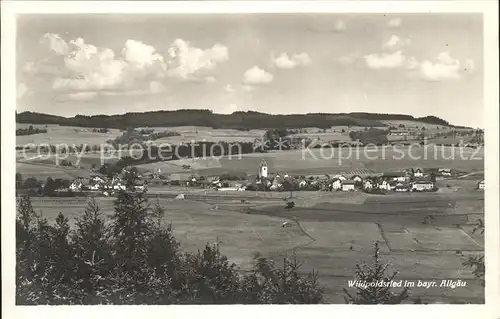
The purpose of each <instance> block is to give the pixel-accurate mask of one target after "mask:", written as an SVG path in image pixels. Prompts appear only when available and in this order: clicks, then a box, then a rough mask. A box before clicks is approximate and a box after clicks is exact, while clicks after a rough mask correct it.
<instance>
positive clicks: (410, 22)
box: [2, 1, 499, 307]
mask: <svg viewBox="0 0 500 319" xmlns="http://www.w3.org/2000/svg"><path fill="white" fill-rule="evenodd" d="M415 2H418V1H415ZM423 2H426V1H423ZM448 2H451V3H452V2H453V1H448ZM483 4H484V2H483ZM40 6H41V7H42V5H40ZM247 6H249V4H248V3H247ZM489 7H491V8H495V6H489ZM496 8H498V7H497V4H496ZM496 19H498V17H496ZM496 23H497V22H496ZM2 29H4V28H2ZM495 32H496V35H497V39H496V41H498V29H497V30H495ZM12 36H13V37H15V39H14V40H13V41H12V43H13V44H14V45H15V48H13V50H12V52H15V59H12V60H10V62H9V63H10V64H11V66H10V68H11V69H12V70H14V73H15V74H13V76H15V77H13V78H11V79H10V80H9V81H10V82H11V84H10V85H11V87H12V88H13V90H14V91H12V92H15V94H14V95H15V96H14V97H13V98H12V99H11V100H12V101H15V104H13V105H5V104H4V105H3V106H2V118H3V119H2V136H4V125H8V124H10V128H9V129H10V130H11V131H12V133H10V134H11V135H12V136H13V132H14V129H15V136H13V137H12V140H13V141H15V163H12V165H11V170H10V172H8V173H7V174H11V175H12V177H13V176H14V173H15V181H12V183H15V187H14V185H12V183H11V184H10V185H11V186H10V190H9V194H13V195H14V194H15V206H14V204H12V206H13V207H12V208H11V211H4V212H3V214H2V215H6V214H7V215H9V218H10V219H9V226H8V227H9V228H10V229H11V232H12V233H13V237H12V238H14V236H15V242H14V240H12V249H11V250H12V252H13V253H14V251H15V261H14V262H13V265H12V266H13V267H14V263H15V271H14V269H11V271H10V273H11V276H12V277H13V278H14V279H13V281H14V282H15V292H14V291H12V293H11V294H12V296H11V297H12V300H13V302H14V303H15V305H17V306H28V305H30V306H33V305H51V306H57V305H59V306H60V305H79V306H85V305H157V306H158V305H162V306H164V305H234V304H237V305H283V304H287V305H298V304H309V305H310V304H330V305H346V304H347V305H353V307H354V306H356V305H416V306H419V305H420V306H423V305H438V304H440V305H457V304H462V305H463V304H473V305H484V304H485V301H486V300H487V299H488V298H490V297H488V296H487V292H486V291H487V289H486V287H488V282H489V280H491V281H492V286H491V287H497V286H496V285H497V283H495V284H493V281H498V279H499V278H498V277H499V276H498V270H496V273H494V274H496V275H492V276H491V277H488V276H487V275H486V273H487V271H486V270H488V273H489V271H490V268H488V267H490V266H487V265H486V262H485V260H490V262H491V263H494V262H495V261H496V260H497V257H495V256H493V255H492V257H491V259H489V255H488V254H489V253H491V252H493V253H495V249H496V253H495V254H498V243H493V245H496V246H493V247H496V248H493V250H489V249H486V246H487V245H490V242H489V241H488V239H487V238H488V237H486V234H488V235H490V236H491V237H489V238H490V239H493V241H494V240H497V241H498V226H499V225H498V224H499V223H498V203H494V202H493V204H494V205H496V206H490V205H485V202H486V201H485V196H486V194H487V193H488V192H490V190H492V191H493V194H494V193H495V192H496V193H497V195H498V168H497V167H493V165H496V166H498V148H497V147H498V145H493V147H494V148H493V149H489V148H488V147H489V145H488V144H487V143H485V141H486V140H487V136H488V134H487V133H486V131H487V130H494V132H497V135H496V138H497V140H496V141H497V144H498V118H497V119H496V120H495V119H493V118H491V117H492V116H494V115H495V113H488V110H489V109H488V108H487V107H486V103H487V102H486V101H487V99H488V98H487V96H486V95H485V92H490V91H487V90H486V89H485V86H486V80H485V74H486V71H487V66H486V65H487V63H488V61H486V60H485V45H486V44H487V42H488V41H489V39H487V38H486V37H485V16H484V15H483V13H481V12H473V11H471V12H435V13H429V12H427V13H426V12H389V11H388V12H377V11H374V12H352V13H350V12H335V11H334V10H331V11H330V12H317V13H313V12H300V11H297V12H213V13H207V14H200V13H189V12H181V13H179V12H175V13H169V12H168V11H166V12H149V13H131V12H127V13H126V14H125V13H119V12H108V13H106V12H102V13H79V12H72V13H64V14H55V13H43V14H41V13H40V14H38V13H35V12H32V13H26V14H17V15H16V17H15V33H13V35H12ZM2 42H3V43H2V44H4V43H5V42H4V39H3V35H2ZM497 44H498V42H497ZM496 49H497V50H498V46H497V48H496ZM497 52H498V51H497ZM2 56H4V55H3V53H2ZM497 58H498V56H497ZM2 60H4V59H2ZM497 61H498V60H497ZM495 63H497V62H495ZM2 68H4V61H2ZM497 71H498V70H497ZM497 73H498V72H496V73H495V74H496V75H497V76H498V74H497ZM2 80H3V81H2V82H4V77H3V74H2ZM496 90H498V87H497V88H496ZM3 91H4V89H3V88H2V94H3V93H4V92H3ZM496 94H498V92H497V93H496ZM2 99H3V98H2ZM11 100H9V101H11ZM490 100H491V96H490ZM493 102H494V103H496V112H497V113H496V114H497V116H498V99H497V100H496V101H495V100H494V101H493ZM9 104H10V103H9ZM494 108H495V105H493V109H494ZM490 109H491V108H490ZM7 110H8V112H10V113H12V114H14V113H15V116H13V115H11V116H10V117H9V118H10V119H12V123H7V124H6V122H7V121H6V120H5V121H4V112H7ZM14 120H15V122H14ZM489 121H493V122H489ZM491 123H493V124H491ZM494 132H493V133H494ZM492 135H495V134H492ZM4 144H6V142H5V143H4V141H2V151H3V152H2V153H4V154H12V153H13V152H12V150H13V148H14V145H11V144H9V145H7V146H6V145H4ZM485 150H488V152H486V151H485ZM485 155H486V157H488V156H492V157H493V156H496V159H495V158H494V157H493V158H489V159H488V161H485ZM8 156H10V157H11V158H13V157H14V156H13V154H12V155H8ZM495 160H496V164H495ZM491 161H492V162H491ZM3 162H4V158H2V166H4V164H3ZM487 163H493V165H492V166H491V168H490V167H488V164H487ZM14 165H15V166H14ZM14 167H15V169H14ZM2 171H4V170H3V169H2ZM489 174H493V175H495V174H496V176H493V175H492V176H488V175H489ZM2 175H4V176H3V177H4V178H6V175H5V174H2ZM14 189H15V191H14ZM488 194H491V193H488ZM488 196H489V195H488ZM2 199H4V183H2ZM493 200H494V199H493ZM13 201H14V199H12V201H11V202H12V203H13ZM485 206H488V209H489V210H494V211H493V214H496V215H497V216H496V217H495V218H491V219H489V215H488V214H487V213H486V212H485ZM14 215H15V217H14ZM3 217H4V216H2V218H3ZM14 218H15V222H14ZM10 221H12V222H10ZM14 223H15V224H14ZM2 224H4V223H3V222H2ZM486 228H487V229H488V230H487V231H485V229H486ZM2 229H3V227H2ZM2 250H3V249H2ZM12 258H14V257H12ZM13 267H12V268H13ZM2 268H3V267H2ZM497 268H498V266H497ZM14 274H15V275H14ZM487 278H490V279H489V280H487ZM496 289H497V290H498V288H496ZM495 293H498V292H495ZM14 294H15V295H14ZM493 299H494V298H493ZM491 301H492V299H491V298H490V300H489V302H491Z"/></svg>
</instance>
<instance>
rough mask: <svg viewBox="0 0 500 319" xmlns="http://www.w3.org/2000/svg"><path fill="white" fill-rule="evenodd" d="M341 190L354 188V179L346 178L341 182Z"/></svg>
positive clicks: (346, 190) (345, 190)
mask: <svg viewBox="0 0 500 319" xmlns="http://www.w3.org/2000/svg"><path fill="white" fill-rule="evenodd" d="M342 190H343V191H344V192H348V191H353V190H354V181H351V180H348V181H343V182H342Z"/></svg>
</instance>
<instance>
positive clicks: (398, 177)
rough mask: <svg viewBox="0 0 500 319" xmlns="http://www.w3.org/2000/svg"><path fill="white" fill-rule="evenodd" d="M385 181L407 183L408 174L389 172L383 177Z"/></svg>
mask: <svg viewBox="0 0 500 319" xmlns="http://www.w3.org/2000/svg"><path fill="white" fill-rule="evenodd" d="M382 178H383V179H385V180H389V181H396V182H404V181H406V173H404V172H387V173H384V175H383V176H382Z"/></svg>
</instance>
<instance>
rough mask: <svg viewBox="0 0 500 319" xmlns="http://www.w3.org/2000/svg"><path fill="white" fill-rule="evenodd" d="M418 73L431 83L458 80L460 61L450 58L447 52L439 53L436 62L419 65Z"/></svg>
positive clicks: (426, 61)
mask: <svg viewBox="0 0 500 319" xmlns="http://www.w3.org/2000/svg"><path fill="white" fill-rule="evenodd" d="M470 61H472V60H469V64H470ZM419 72H420V75H421V76H422V77H423V78H424V79H427V80H431V81H440V80H458V79H460V77H461V75H460V73H461V66H460V61H459V60H457V59H454V58H452V57H451V56H450V54H449V53H448V52H441V53H439V54H438V56H437V58H436V62H432V61H429V60H425V61H423V62H422V63H420V67H419Z"/></svg>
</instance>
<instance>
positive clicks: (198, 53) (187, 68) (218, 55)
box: [167, 39, 229, 79]
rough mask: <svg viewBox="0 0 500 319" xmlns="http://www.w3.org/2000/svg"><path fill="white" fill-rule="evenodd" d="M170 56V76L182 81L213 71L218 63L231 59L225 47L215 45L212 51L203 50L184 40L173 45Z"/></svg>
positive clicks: (169, 51) (169, 52) (179, 40)
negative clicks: (199, 73) (203, 71)
mask: <svg viewBox="0 0 500 319" xmlns="http://www.w3.org/2000/svg"><path fill="white" fill-rule="evenodd" d="M168 55H169V58H170V60H169V62H168V71H167V73H168V75H170V76H173V77H178V78H181V79H189V78H190V77H191V76H193V75H194V74H195V73H197V72H199V71H202V70H213V69H214V68H215V67H216V66H217V64H218V63H222V62H225V61H227V60H228V59H229V51H228V49H227V47H226V46H224V45H221V44H215V45H214V46H213V47H212V48H210V49H206V50H202V49H200V48H196V47H193V46H192V45H191V44H190V43H189V42H186V41H184V40H182V39H177V40H175V41H174V42H173V43H172V46H171V47H170V49H169V50H168Z"/></svg>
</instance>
